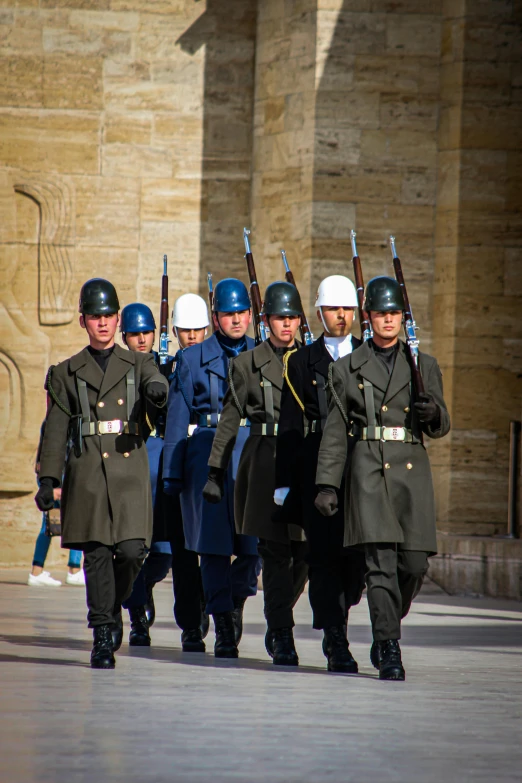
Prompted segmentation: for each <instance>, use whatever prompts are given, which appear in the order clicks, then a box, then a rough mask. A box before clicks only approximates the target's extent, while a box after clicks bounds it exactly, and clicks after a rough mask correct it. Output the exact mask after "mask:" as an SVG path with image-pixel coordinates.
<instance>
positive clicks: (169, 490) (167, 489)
mask: <svg viewBox="0 0 522 783" xmlns="http://www.w3.org/2000/svg"><path fill="white" fill-rule="evenodd" d="M182 489H183V482H182V481H180V479H163V492H164V493H165V495H170V497H173V498H176V497H178V495H179V494H180V493H181V490H182Z"/></svg>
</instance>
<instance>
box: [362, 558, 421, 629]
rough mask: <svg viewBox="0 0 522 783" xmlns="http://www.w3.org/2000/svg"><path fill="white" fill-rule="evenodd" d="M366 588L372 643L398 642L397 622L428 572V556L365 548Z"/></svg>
mask: <svg viewBox="0 0 522 783" xmlns="http://www.w3.org/2000/svg"><path fill="white" fill-rule="evenodd" d="M364 549H365V555H366V586H367V589H368V605H369V608H370V618H371V621H372V630H373V638H374V639H375V641H376V642H383V641H385V640H386V639H400V638H401V619H402V618H403V617H406V615H407V614H408V612H409V611H410V607H411V604H412V601H413V599H414V598H415V596H416V595H417V594H418V592H419V590H420V589H421V587H422V583H423V581H424V577H425V576H426V573H427V571H428V568H429V563H428V553H427V552H417V551H413V550H407V549H398V548H397V545H396V544H366V545H365V547H364Z"/></svg>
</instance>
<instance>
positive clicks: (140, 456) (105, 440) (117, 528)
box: [36, 278, 168, 669]
mask: <svg viewBox="0 0 522 783" xmlns="http://www.w3.org/2000/svg"><path fill="white" fill-rule="evenodd" d="M79 310H80V325H81V326H82V328H84V329H86V331H87V334H88V336H89V345H88V346H87V347H86V348H84V349H83V350H82V351H80V353H78V354H76V355H75V356H72V357H71V358H70V359H66V360H65V361H63V362H61V363H60V364H59V365H57V366H56V367H51V368H50V370H49V373H48V376H47V383H46V386H47V390H48V392H49V394H50V396H51V399H52V403H53V404H52V407H51V409H50V410H49V412H48V415H47V419H46V425H45V434H44V438H43V443H42V449H41V454H40V488H39V490H38V493H37V495H36V503H37V505H38V508H40V510H42V511H44V510H46V509H48V508H51V506H52V504H53V487H58V486H60V485H61V483H62V474H63V472H64V470H63V466H64V463H65V474H64V480H63V488H62V504H61V517H62V546H64V547H66V548H69V549H81V550H83V552H84V571H85V581H86V589H87V604H88V609H89V611H88V621H89V627H91V628H93V635H94V647H93V650H92V654H91V666H92V667H93V668H103V669H112V668H114V665H115V661H114V649H115V648H114V642H113V635H112V632H113V630H115V629H116V635H117V637H118V638H119V640H120V643H121V603H122V601H123V600H124V599H125V598H127V597H128V596H129V595H130V592H131V590H132V585H133V582H134V580H135V578H136V576H137V575H138V572H139V570H140V568H141V566H142V563H143V559H144V556H145V547H146V546H148V545H149V544H150V539H151V533H152V502H151V487H150V477H149V461H148V457H147V449H146V446H145V442H144V439H143V428H144V424H145V400H146V399H147V400H149V401H150V402H152V403H153V404H154V405H156V406H162V405H164V404H165V402H166V399H167V394H168V384H167V381H166V380H165V379H164V378H163V376H162V375H161V374H160V373H159V372H158V370H157V368H156V365H155V364H154V359H153V357H152V356H151V355H150V354H144V353H134V352H132V351H125V350H123V349H122V348H120V346H118V345H115V342H114V337H115V333H116V329H117V326H118V320H119V316H118V311H119V303H118V297H117V294H116V290H115V288H114V286H113V285H112V284H111V283H109V282H108V281H107V280H102V279H99V278H95V279H93V280H89V281H87V282H86V283H85V284H84V286H83V287H82V290H81V294H80V306H79ZM70 438H72V439H73V441H74V446H73V448H72V449H71V450H70V451H69V453H68V456H67V460H66V453H67V444H68V441H69V440H70Z"/></svg>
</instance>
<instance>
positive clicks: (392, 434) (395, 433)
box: [381, 427, 406, 442]
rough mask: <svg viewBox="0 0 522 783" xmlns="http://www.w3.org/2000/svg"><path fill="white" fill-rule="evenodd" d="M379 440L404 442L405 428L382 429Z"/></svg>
mask: <svg viewBox="0 0 522 783" xmlns="http://www.w3.org/2000/svg"><path fill="white" fill-rule="evenodd" d="M381 440H382V441H383V442H384V441H387V440H397V441H402V442H404V441H405V440H406V428H405V427H383V428H382V436H381Z"/></svg>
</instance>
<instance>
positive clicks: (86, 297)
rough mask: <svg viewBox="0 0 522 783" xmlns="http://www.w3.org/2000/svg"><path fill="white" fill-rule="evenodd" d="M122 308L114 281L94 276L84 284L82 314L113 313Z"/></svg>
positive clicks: (81, 292)
mask: <svg viewBox="0 0 522 783" xmlns="http://www.w3.org/2000/svg"><path fill="white" fill-rule="evenodd" d="M119 309H120V303H119V302H118V294H117V293H116V289H115V288H114V286H113V284H112V283H109V281H108V280H104V279H103V278H101V277H93V278H92V280H87V282H86V283H84V284H83V285H82V290H81V291H80V302H79V305H78V312H80V313H82V315H113V314H114V313H117V312H118V310H119Z"/></svg>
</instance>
